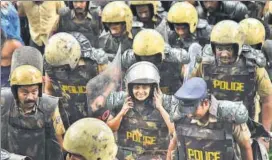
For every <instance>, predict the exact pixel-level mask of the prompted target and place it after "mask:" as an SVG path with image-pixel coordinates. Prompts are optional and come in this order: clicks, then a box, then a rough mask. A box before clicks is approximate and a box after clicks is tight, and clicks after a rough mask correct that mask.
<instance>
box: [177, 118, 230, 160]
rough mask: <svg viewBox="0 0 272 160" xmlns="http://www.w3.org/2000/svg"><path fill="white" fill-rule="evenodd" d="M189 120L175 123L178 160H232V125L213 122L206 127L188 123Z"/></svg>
mask: <svg viewBox="0 0 272 160" xmlns="http://www.w3.org/2000/svg"><path fill="white" fill-rule="evenodd" d="M190 120H191V119H184V120H180V121H179V122H176V123H175V125H176V133H177V138H178V141H179V142H178V144H180V145H179V147H178V153H179V160H187V159H203V160H209V159H220V160H233V159H234V152H233V146H232V145H233V136H232V124H231V123H227V122H225V123H223V122H215V123H210V124H209V125H208V126H206V127H199V126H197V125H196V124H191V123H190Z"/></svg>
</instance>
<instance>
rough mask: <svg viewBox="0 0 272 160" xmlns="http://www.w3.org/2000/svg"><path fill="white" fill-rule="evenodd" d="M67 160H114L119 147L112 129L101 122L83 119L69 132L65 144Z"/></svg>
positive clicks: (70, 128) (65, 137) (93, 119)
mask: <svg viewBox="0 0 272 160" xmlns="http://www.w3.org/2000/svg"><path fill="white" fill-rule="evenodd" d="M63 147H64V149H65V150H66V151H67V152H68V153H69V154H68V155H67V158H66V160H114V159H115V156H116V154H117V145H116V143H115V139H114V135H113V133H112V131H111V129H110V128H109V127H108V126H107V125H106V124H105V123H104V122H102V121H101V120H98V119H95V118H83V119H80V120H78V121H76V122H75V123H74V124H73V125H71V127H69V129H68V130H67V132H66V134H65V136H64V142H63Z"/></svg>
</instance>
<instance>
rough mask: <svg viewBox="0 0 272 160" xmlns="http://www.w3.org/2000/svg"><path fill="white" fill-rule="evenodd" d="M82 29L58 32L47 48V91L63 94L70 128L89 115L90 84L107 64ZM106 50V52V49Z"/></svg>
mask: <svg viewBox="0 0 272 160" xmlns="http://www.w3.org/2000/svg"><path fill="white" fill-rule="evenodd" d="M96 51H97V50H95V49H93V48H92V47H91V44H90V42H89V41H88V39H87V38H86V37H85V36H84V35H82V34H81V33H78V32H75V33H71V34H68V33H57V34H55V35H54V36H52V37H51V38H50V39H49V43H48V45H47V46H46V48H45V59H44V60H45V72H46V73H47V76H48V78H47V80H46V85H45V87H46V88H45V92H46V93H48V94H53V95H56V96H58V97H62V102H63V103H64V112H61V113H62V117H66V119H67V118H68V122H64V124H65V127H66V128H67V127H68V126H69V125H71V124H72V123H73V122H75V121H76V120H78V119H81V118H83V117H86V116H87V105H86V97H85V96H86V95H85V94H86V84H87V82H88V81H89V80H90V79H91V78H93V77H95V76H96V75H98V74H99V73H100V72H102V70H103V68H105V66H106V64H107V57H106V59H105V61H104V60H103V57H101V56H100V55H101V54H100V53H102V52H99V51H98V52H96ZM103 53H104V52H103Z"/></svg>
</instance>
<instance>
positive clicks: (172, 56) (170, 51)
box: [164, 43, 190, 64]
mask: <svg viewBox="0 0 272 160" xmlns="http://www.w3.org/2000/svg"><path fill="white" fill-rule="evenodd" d="M164 53H165V59H164V61H166V62H173V63H181V64H188V63H189V62H190V55H189V53H188V52H187V51H186V50H185V49H182V48H172V47H171V46H170V45H169V44H167V43H166V44H165V49H164Z"/></svg>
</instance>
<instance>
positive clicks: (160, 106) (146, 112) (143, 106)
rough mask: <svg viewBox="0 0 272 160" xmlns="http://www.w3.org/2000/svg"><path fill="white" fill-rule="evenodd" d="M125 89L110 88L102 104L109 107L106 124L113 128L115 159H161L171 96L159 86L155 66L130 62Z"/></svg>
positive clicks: (170, 125) (166, 140) (171, 128)
mask: <svg viewBox="0 0 272 160" xmlns="http://www.w3.org/2000/svg"><path fill="white" fill-rule="evenodd" d="M125 82H126V92H112V93H111V95H109V97H108V99H107V102H106V105H105V107H106V108H110V109H111V111H112V112H111V114H112V115H113V116H114V117H112V116H110V117H109V119H108V121H107V124H108V125H109V126H110V127H111V129H112V130H113V131H117V135H118V146H119V151H120V152H119V154H118V156H117V158H118V159H133V160H134V159H135V160H136V159H154V158H155V159H160V160H161V159H165V157H166V153H167V144H168V143H169V137H168V132H169V133H173V131H174V125H173V123H171V122H170V118H169V114H168V112H169V111H170V106H171V104H172V103H173V101H172V96H167V95H163V94H162V93H161V92H160V90H159V83H160V75H159V71H158V69H157V68H156V66H155V65H154V64H152V63H150V62H146V61H142V62H138V63H135V64H134V65H132V66H131V67H130V68H129V70H128V71H127V73H126V76H125Z"/></svg>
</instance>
